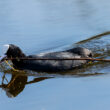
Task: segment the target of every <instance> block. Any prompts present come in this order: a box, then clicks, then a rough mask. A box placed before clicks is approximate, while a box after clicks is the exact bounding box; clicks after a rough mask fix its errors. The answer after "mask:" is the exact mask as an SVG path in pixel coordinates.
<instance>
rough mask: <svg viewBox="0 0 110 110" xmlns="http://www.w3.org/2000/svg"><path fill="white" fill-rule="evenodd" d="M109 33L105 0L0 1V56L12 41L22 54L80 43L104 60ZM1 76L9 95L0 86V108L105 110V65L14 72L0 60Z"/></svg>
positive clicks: (108, 80) (108, 106)
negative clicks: (11, 95)
mask: <svg viewBox="0 0 110 110" xmlns="http://www.w3.org/2000/svg"><path fill="white" fill-rule="evenodd" d="M109 31H110V1H109V0H68V1H67V0H0V55H2V45H4V44H9V43H12V44H16V45H18V46H20V47H21V48H22V50H23V51H24V52H25V53H26V54H36V53H40V52H48V51H60V50H64V49H68V48H72V47H74V46H81V47H86V48H89V49H91V50H92V51H93V52H94V57H95V58H105V59H107V58H110V57H109V56H110V32H109ZM80 41H82V42H80ZM4 74H6V76H5V79H4V83H5V84H7V80H8V83H9V84H8V85H7V87H9V88H11V89H12V90H13V91H11V93H12V94H13V96H14V97H13V98H9V96H10V95H9V94H8V93H7V94H6V91H7V90H6V86H5V85H4V88H5V90H3V89H0V110H12V109H15V110H20V109H21V110H110V63H104V62H96V63H92V64H89V65H87V66H86V67H84V68H82V69H78V70H73V71H67V72H65V73H52V74H48V73H37V72H32V71H28V72H27V73H25V74H24V73H22V72H19V73H17V72H13V71H12V70H10V69H9V67H8V66H6V65H4V64H3V65H2V66H0V83H2V77H3V75H4ZM12 76H13V79H12V80H11V82H9V81H10V79H11V77H12ZM0 87H1V86H0Z"/></svg>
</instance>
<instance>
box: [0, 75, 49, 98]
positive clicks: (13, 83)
mask: <svg viewBox="0 0 110 110" xmlns="http://www.w3.org/2000/svg"><path fill="white" fill-rule="evenodd" d="M5 75H6V74H5V73H4V75H3V77H2V84H1V85H0V88H2V89H3V90H4V91H5V92H6V95H7V96H8V97H9V98H13V97H16V96H17V95H18V94H20V93H21V92H22V91H23V90H24V88H25V86H26V85H27V84H32V83H37V82H39V81H42V80H45V79H48V78H49V77H39V78H34V79H33V80H31V81H28V76H26V75H23V74H22V75H19V74H11V78H10V81H9V82H8V80H7V78H6V76H5ZM4 80H6V82H7V84H6V83H4Z"/></svg>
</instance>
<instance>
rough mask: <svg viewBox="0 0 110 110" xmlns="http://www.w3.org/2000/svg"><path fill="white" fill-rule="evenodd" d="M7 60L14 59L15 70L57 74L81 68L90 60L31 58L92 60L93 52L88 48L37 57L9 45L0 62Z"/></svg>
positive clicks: (42, 54) (5, 47) (6, 46)
mask: <svg viewBox="0 0 110 110" xmlns="http://www.w3.org/2000/svg"><path fill="white" fill-rule="evenodd" d="M5 58H13V59H12V60H11V61H12V63H13V66H14V68H17V69H21V70H35V71H42V72H57V71H65V70H71V69H74V68H76V67H80V66H82V65H84V64H86V63H88V60H31V58H36V59H42V58H47V59H48V58H51V59H52V58H56V59H60V58H92V52H91V51H90V50H88V49H86V48H82V47H76V48H72V49H69V50H65V51H60V52H50V53H40V54H37V55H29V56H26V55H25V54H24V53H23V52H22V50H21V49H20V48H19V47H18V46H16V45H13V44H8V45H4V56H3V57H1V58H0V60H1V61H4V59H5ZM20 58H25V59H28V60H24V59H20Z"/></svg>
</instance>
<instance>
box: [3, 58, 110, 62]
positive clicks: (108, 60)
mask: <svg viewBox="0 0 110 110" xmlns="http://www.w3.org/2000/svg"><path fill="white" fill-rule="evenodd" d="M5 60H89V61H103V62H110V59H96V58H6V59H5Z"/></svg>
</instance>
